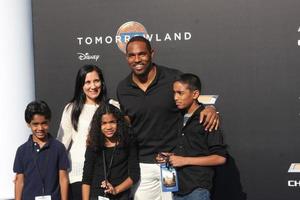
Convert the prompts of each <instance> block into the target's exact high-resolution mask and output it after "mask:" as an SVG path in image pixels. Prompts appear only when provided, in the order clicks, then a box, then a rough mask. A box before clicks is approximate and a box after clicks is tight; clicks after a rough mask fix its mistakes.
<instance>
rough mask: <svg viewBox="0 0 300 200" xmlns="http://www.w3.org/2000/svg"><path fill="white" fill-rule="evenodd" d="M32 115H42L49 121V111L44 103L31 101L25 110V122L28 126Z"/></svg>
mask: <svg viewBox="0 0 300 200" xmlns="http://www.w3.org/2000/svg"><path fill="white" fill-rule="evenodd" d="M34 115H42V116H44V117H45V118H46V119H47V120H51V110H50V108H49V106H48V105H47V103H46V102H44V101H32V102H30V103H29V104H28V105H27V107H26V109H25V121H26V123H28V124H30V122H31V120H32V118H33V116H34Z"/></svg>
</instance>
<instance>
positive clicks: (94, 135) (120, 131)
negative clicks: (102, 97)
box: [87, 103, 130, 151]
mask: <svg viewBox="0 0 300 200" xmlns="http://www.w3.org/2000/svg"><path fill="white" fill-rule="evenodd" d="M105 114H112V115H113V116H114V117H115V118H116V120H117V131H116V133H115V136H116V137H117V141H118V143H119V145H124V146H127V145H128V141H129V136H130V133H129V130H130V129H129V125H128V123H127V121H126V120H125V116H124V114H123V113H122V112H121V111H120V110H119V109H118V108H116V107H115V106H113V105H111V104H108V103H103V104H101V105H100V106H99V108H98V109H97V110H96V112H95V114H94V116H93V119H92V122H91V125H90V127H91V129H90V131H89V134H88V137H87V146H88V147H91V148H92V149H94V150H95V151H100V150H101V149H103V147H104V144H105V138H104V135H103V133H102V131H101V121H102V116H103V115H105Z"/></svg>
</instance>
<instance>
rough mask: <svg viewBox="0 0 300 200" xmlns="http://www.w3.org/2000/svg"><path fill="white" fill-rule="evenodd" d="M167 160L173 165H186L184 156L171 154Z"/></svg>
mask: <svg viewBox="0 0 300 200" xmlns="http://www.w3.org/2000/svg"><path fill="white" fill-rule="evenodd" d="M169 162H170V164H171V165H172V166H173V167H182V166H185V165H187V163H186V159H185V157H182V156H176V155H171V156H170V158H169Z"/></svg>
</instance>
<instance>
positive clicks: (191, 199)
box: [174, 188, 210, 200]
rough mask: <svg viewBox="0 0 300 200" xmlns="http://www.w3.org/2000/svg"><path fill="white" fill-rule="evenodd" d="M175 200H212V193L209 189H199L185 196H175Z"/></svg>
mask: <svg viewBox="0 0 300 200" xmlns="http://www.w3.org/2000/svg"><path fill="white" fill-rule="evenodd" d="M174 200H210V193H209V190H207V189H203V188H197V189H195V190H193V192H191V193H189V194H187V195H185V196H178V195H174Z"/></svg>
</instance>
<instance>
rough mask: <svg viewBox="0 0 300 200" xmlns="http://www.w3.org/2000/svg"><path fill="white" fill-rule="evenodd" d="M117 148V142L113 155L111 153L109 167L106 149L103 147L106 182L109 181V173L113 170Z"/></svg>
mask: <svg viewBox="0 0 300 200" xmlns="http://www.w3.org/2000/svg"><path fill="white" fill-rule="evenodd" d="M116 149H117V144H116V145H115V146H114V149H113V152H112V155H111V158H110V161H109V166H108V167H107V165H106V158H105V149H103V151H102V158H103V165H104V167H103V171H104V180H105V183H107V179H108V176H109V174H110V172H111V168H112V163H113V160H114V154H115V151H116Z"/></svg>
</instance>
